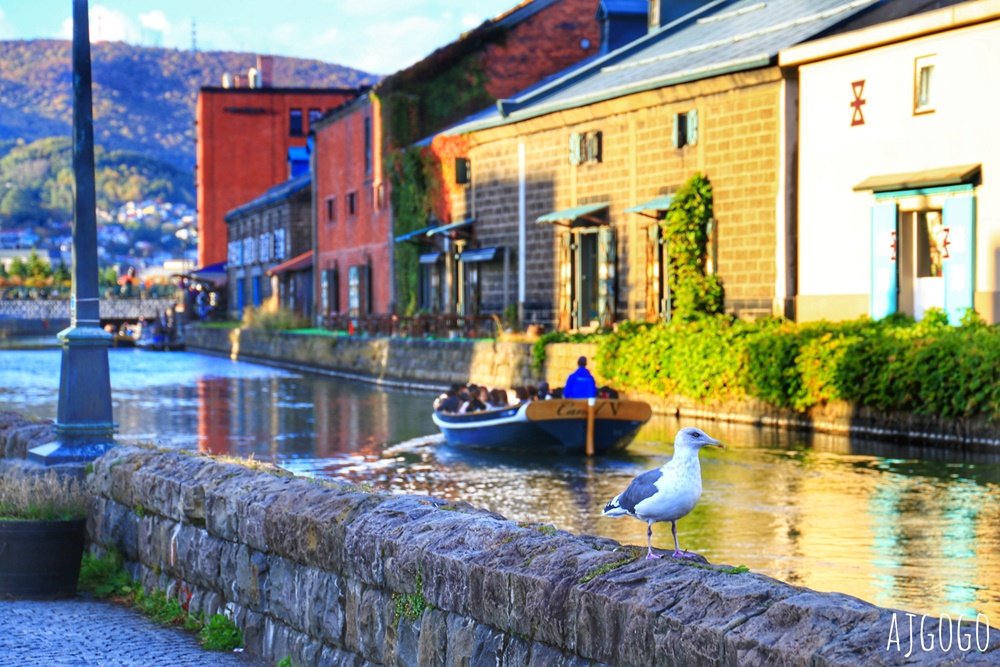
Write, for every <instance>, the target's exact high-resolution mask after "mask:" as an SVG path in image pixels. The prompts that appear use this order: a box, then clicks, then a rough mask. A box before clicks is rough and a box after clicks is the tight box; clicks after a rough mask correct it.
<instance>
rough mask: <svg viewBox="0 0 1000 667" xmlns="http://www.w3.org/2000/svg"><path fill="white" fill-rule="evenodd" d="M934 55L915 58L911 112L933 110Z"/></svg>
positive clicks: (928, 111) (929, 111) (918, 112)
mask: <svg viewBox="0 0 1000 667" xmlns="http://www.w3.org/2000/svg"><path fill="white" fill-rule="evenodd" d="M935 60H936V58H935V56H922V57H920V58H917V59H916V61H915V62H914V66H913V113H914V114H921V113H931V112H933V111H934V61H935Z"/></svg>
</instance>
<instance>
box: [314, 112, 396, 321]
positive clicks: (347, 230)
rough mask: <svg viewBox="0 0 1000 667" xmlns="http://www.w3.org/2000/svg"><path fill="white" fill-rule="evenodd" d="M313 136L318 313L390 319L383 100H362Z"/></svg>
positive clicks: (319, 127)
mask: <svg viewBox="0 0 1000 667" xmlns="http://www.w3.org/2000/svg"><path fill="white" fill-rule="evenodd" d="M313 132H314V134H315V143H314V150H315V152H316V163H315V166H314V169H315V173H314V182H315V190H316V197H315V212H316V221H315V224H316V250H315V253H316V254H315V256H316V262H315V265H316V267H317V271H316V273H315V275H316V280H317V284H316V290H317V291H316V294H317V299H316V303H317V310H318V312H319V314H320V315H322V316H329V315H332V314H335V313H349V314H351V315H353V316H359V315H367V314H369V313H386V312H388V311H389V308H390V304H391V302H392V284H391V279H390V276H391V273H390V270H389V267H390V265H391V263H392V256H391V251H392V245H391V235H392V226H391V221H392V218H391V215H390V212H389V208H388V204H387V202H388V200H387V199H386V190H385V184H384V183H383V181H382V160H381V151H379V150H377V146H379V145H381V141H382V119H381V105H380V104H379V100H378V98H377V97H375V96H374V95H372V94H366V95H363V96H362V97H360V98H358V99H357V100H355V101H353V102H351V103H349V104H347V105H345V106H343V107H341V108H340V109H338V110H336V111H334V112H333V113H332V114H330V115H328V116H325V117H324V118H322V119H321V120H319V121H318V122H317V123H316V125H315V127H314V129H313Z"/></svg>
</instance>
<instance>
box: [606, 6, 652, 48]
mask: <svg viewBox="0 0 1000 667" xmlns="http://www.w3.org/2000/svg"><path fill="white" fill-rule="evenodd" d="M652 1H653V2H655V1H656V0H652ZM647 3H650V0H600V2H598V3H597V22H598V23H600V24H601V50H600V52H601V53H610V52H611V51H614V50H616V49H618V48H619V47H622V46H625V45H626V44H628V43H629V42H631V41H633V40H636V39H638V38H640V37H642V36H643V35H645V34H646V32H647V27H646V26H647V14H646V12H647V11H648V10H649V8H650V6H651V4H650V5H647Z"/></svg>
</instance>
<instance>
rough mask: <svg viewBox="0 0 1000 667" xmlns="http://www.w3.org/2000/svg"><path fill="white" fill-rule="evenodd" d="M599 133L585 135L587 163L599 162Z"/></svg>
mask: <svg viewBox="0 0 1000 667" xmlns="http://www.w3.org/2000/svg"><path fill="white" fill-rule="evenodd" d="M601 139H602V137H601V133H600V132H588V133H587V160H586V161H587V162H600V161H601Z"/></svg>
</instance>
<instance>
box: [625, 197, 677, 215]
mask: <svg viewBox="0 0 1000 667" xmlns="http://www.w3.org/2000/svg"><path fill="white" fill-rule="evenodd" d="M673 201H674V196H673V195H662V196H660V197H657V198H656V199H650V200H649V201H647V202H643V203H642V204H639V205H637V206H632V207H630V208H627V209H625V212H626V213H641V214H643V215H653V216H655V217H659V214H660V213H661V212H662V211H666V210H667V209H668V208H670V204H672V203H673Z"/></svg>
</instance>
